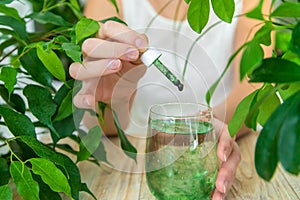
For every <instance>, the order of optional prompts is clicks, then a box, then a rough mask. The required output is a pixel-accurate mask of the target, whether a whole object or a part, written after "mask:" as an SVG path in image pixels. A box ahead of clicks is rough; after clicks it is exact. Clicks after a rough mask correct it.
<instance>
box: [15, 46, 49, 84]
mask: <svg viewBox="0 0 300 200" xmlns="http://www.w3.org/2000/svg"><path fill="white" fill-rule="evenodd" d="M20 61H21V64H22V66H23V67H24V68H25V69H26V71H27V72H28V73H29V74H30V75H31V78H32V79H33V80H35V81H36V82H38V83H41V84H42V85H45V86H47V87H50V88H51V87H52V79H53V77H52V75H51V73H50V72H49V71H48V70H47V69H46V68H45V66H44V65H43V63H42V62H41V61H40V59H39V58H38V56H37V52H36V49H35V48H34V49H31V50H29V51H28V52H27V53H26V54H24V55H23V56H22V57H21V58H20Z"/></svg>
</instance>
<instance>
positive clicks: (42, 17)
mask: <svg viewBox="0 0 300 200" xmlns="http://www.w3.org/2000/svg"><path fill="white" fill-rule="evenodd" d="M27 17H28V18H31V19H33V20H35V21H37V22H38V23H41V24H54V25H57V26H71V24H70V23H69V22H67V21H66V20H64V18H62V17H61V16H60V15H56V14H54V13H52V12H39V13H36V12H35V13H32V14H30V15H29V16H27Z"/></svg>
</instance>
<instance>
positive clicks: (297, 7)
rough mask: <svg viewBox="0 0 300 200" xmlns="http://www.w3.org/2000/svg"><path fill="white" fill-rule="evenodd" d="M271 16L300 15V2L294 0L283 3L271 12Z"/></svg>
mask: <svg viewBox="0 0 300 200" xmlns="http://www.w3.org/2000/svg"><path fill="white" fill-rule="evenodd" d="M271 17H300V4H299V3H294V2H284V3H281V4H280V5H279V6H278V7H277V8H276V9H275V10H274V11H273V12H272V13H271Z"/></svg>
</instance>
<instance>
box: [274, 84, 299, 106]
mask: <svg viewBox="0 0 300 200" xmlns="http://www.w3.org/2000/svg"><path fill="white" fill-rule="evenodd" d="M298 91H300V82H296V83H290V84H288V85H287V87H286V88H283V89H279V94H280V97H281V98H282V99H283V100H284V101H285V100H286V99H287V98H289V97H290V96H292V95H293V94H295V93H296V92H298Z"/></svg>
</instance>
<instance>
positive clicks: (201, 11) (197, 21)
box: [187, 0, 210, 33]
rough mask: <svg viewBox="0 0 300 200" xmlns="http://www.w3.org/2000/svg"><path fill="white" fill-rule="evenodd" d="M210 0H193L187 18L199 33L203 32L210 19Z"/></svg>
mask: <svg viewBox="0 0 300 200" xmlns="http://www.w3.org/2000/svg"><path fill="white" fill-rule="evenodd" d="M209 12H210V6H209V0H191V3H190V5H189V9H188V14H187V19H188V22H189V24H190V26H191V28H192V29H193V30H194V31H196V32H197V33H201V32H202V30H203V28H204V27H205V26H206V24H207V22H208V19H209Z"/></svg>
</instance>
